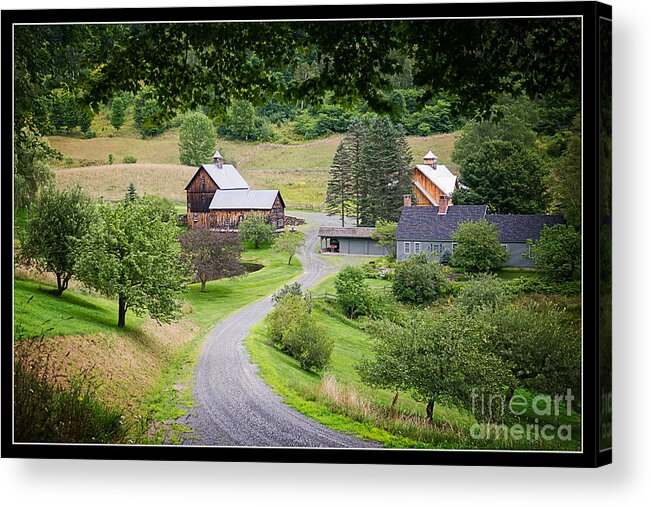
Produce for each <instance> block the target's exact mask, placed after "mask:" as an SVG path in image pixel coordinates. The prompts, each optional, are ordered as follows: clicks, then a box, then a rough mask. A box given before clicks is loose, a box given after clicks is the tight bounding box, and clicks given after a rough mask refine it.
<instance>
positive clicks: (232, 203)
mask: <svg viewBox="0 0 651 507" xmlns="http://www.w3.org/2000/svg"><path fill="white" fill-rule="evenodd" d="M278 195H280V194H279V193H278V190H217V192H215V195H214V196H213V198H212V201H210V209H271V208H273V205H274V202H275V201H276V196H278ZM280 200H281V202H282V197H281V198H280ZM283 206H284V203H283Z"/></svg>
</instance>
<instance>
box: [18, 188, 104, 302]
mask: <svg viewBox="0 0 651 507" xmlns="http://www.w3.org/2000/svg"><path fill="white" fill-rule="evenodd" d="M95 219H96V210H95V203H94V202H93V201H92V200H91V198H90V197H89V196H88V195H86V194H85V193H84V192H83V191H82V190H81V189H80V188H79V187H72V188H69V189H64V190H57V189H56V188H55V187H54V186H51V187H48V188H47V189H45V190H44V191H43V192H42V193H41V194H39V195H38V196H37V197H36V199H35V201H34V202H33V204H32V206H30V208H29V212H28V218H27V224H26V227H25V237H24V238H23V239H22V243H21V254H20V259H21V261H22V262H25V263H27V264H31V265H34V266H35V267H36V268H37V269H39V270H40V271H49V272H51V273H54V274H55V275H56V278H57V289H56V292H55V293H56V295H57V296H60V295H61V294H62V293H63V291H64V290H66V289H67V288H68V282H69V281H70V278H72V276H73V275H74V274H75V271H76V267H75V265H76V263H77V257H78V255H79V247H80V242H81V240H82V238H83V237H84V236H85V235H86V234H87V233H88V231H89V230H90V228H91V226H92V224H93V222H94V221H95Z"/></svg>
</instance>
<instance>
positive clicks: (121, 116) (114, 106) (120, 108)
mask: <svg viewBox="0 0 651 507" xmlns="http://www.w3.org/2000/svg"><path fill="white" fill-rule="evenodd" d="M128 106H129V100H128V98H127V97H126V96H125V95H124V94H123V93H121V94H118V95H116V96H115V97H113V100H112V101H111V113H110V115H109V116H110V119H111V125H113V128H115V130H120V127H121V126H122V125H124V120H125V117H126V112H127V107H128Z"/></svg>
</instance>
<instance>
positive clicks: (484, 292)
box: [459, 273, 513, 312]
mask: <svg viewBox="0 0 651 507" xmlns="http://www.w3.org/2000/svg"><path fill="white" fill-rule="evenodd" d="M512 299H513V297H512V295H511V292H510V291H509V285H508V284H506V283H504V282H503V281H501V280H500V279H499V278H497V277H496V276H495V275H492V274H487V273H482V274H479V275H475V276H473V277H472V278H471V279H470V281H469V282H468V283H467V284H466V285H464V286H463V288H462V289H461V293H460V294H459V304H460V305H461V306H462V307H463V308H465V309H466V310H467V311H469V312H474V311H477V310H481V309H491V310H495V309H497V308H501V307H504V306H506V305H508V304H509V303H510V302H511V300H512Z"/></svg>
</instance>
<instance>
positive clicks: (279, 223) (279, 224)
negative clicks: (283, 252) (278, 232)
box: [278, 218, 285, 227]
mask: <svg viewBox="0 0 651 507" xmlns="http://www.w3.org/2000/svg"><path fill="white" fill-rule="evenodd" d="M284 225H285V221H284V220H283V219H282V218H279V219H278V227H283V226H284Z"/></svg>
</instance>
